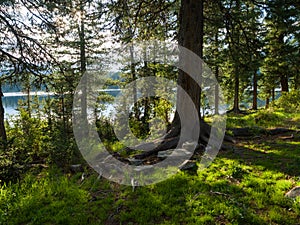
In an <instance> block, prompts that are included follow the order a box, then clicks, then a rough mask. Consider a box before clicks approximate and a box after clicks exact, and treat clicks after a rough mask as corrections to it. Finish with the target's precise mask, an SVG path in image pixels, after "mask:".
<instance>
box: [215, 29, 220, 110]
mask: <svg viewBox="0 0 300 225" xmlns="http://www.w3.org/2000/svg"><path fill="white" fill-rule="evenodd" d="M215 42H216V46H217V48H216V54H215V60H217V57H218V48H219V35H218V31H217V33H216V36H215ZM215 76H216V80H217V81H218V79H219V66H218V65H216V68H215ZM219 92H220V90H219V85H218V84H216V85H215V115H219Z"/></svg>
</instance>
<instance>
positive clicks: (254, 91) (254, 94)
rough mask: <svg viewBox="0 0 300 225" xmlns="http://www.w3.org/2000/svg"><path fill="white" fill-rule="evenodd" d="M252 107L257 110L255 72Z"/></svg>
mask: <svg viewBox="0 0 300 225" xmlns="http://www.w3.org/2000/svg"><path fill="white" fill-rule="evenodd" d="M252 109H253V110H257V72H256V71H255V72H254V74H253V103H252Z"/></svg>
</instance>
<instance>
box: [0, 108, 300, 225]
mask: <svg viewBox="0 0 300 225" xmlns="http://www.w3.org/2000/svg"><path fill="white" fill-rule="evenodd" d="M259 115H260V116H261V118H260V120H259V121H258V120H257V119H256V118H257V117H258V116H259ZM273 117H274V118H275V117H276V119H274V120H271V119H270V118H273ZM253 124H255V125H256V126H258V127H264V128H272V127H279V126H280V127H287V128H297V127H299V124H300V115H299V114H286V113H282V112H265V111H261V112H258V113H254V114H248V115H244V116H233V115H230V116H229V118H228V125H229V126H230V127H238V126H240V127H244V126H252V125H253ZM285 135H289V134H285ZM231 147H232V148H231V150H227V151H221V152H220V153H219V155H218V156H217V158H216V159H215V160H214V161H213V163H212V164H211V166H210V167H208V168H207V169H205V170H202V171H200V170H198V171H196V172H188V171H187V172H182V171H181V172H179V173H178V174H177V175H175V176H173V177H172V178H170V179H168V180H166V181H163V182H161V183H158V184H155V185H150V186H145V187H137V188H136V189H135V191H132V188H131V187H128V186H122V185H118V184H116V183H112V182H109V181H107V180H106V179H104V178H100V179H97V176H98V175H97V174H95V173H94V172H93V171H92V170H90V169H88V168H87V169H86V171H85V179H84V180H83V181H82V173H78V174H72V175H71V174H63V173H61V172H60V171H58V170H57V169H53V168H52V169H44V170H43V171H42V172H41V173H39V174H28V175H26V176H25V178H24V179H22V180H21V181H20V182H18V183H15V184H6V185H2V186H1V187H0V224H64V225H65V224H72V225H73V224H78V225H79V224H80V225H82V224H89V225H93V224H109V225H111V224H112V225H113V224H165V225H167V224H280V225H282V224H291V225H295V224H300V198H298V199H294V200H293V199H287V198H286V197H284V194H285V192H287V191H288V190H289V189H291V188H292V187H293V186H296V185H300V170H299V165H300V135H299V133H298V134H295V136H294V138H293V139H288V140H283V139H282V138H281V135H277V136H268V135H258V136H257V137H250V138H243V139H239V140H237V144H235V145H232V146H231Z"/></svg>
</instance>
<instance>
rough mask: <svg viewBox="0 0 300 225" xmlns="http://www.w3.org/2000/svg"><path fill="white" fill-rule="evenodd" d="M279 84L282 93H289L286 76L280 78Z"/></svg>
mask: <svg viewBox="0 0 300 225" xmlns="http://www.w3.org/2000/svg"><path fill="white" fill-rule="evenodd" d="M280 84H281V91H282V92H289V79H288V76H287V75H281V76H280Z"/></svg>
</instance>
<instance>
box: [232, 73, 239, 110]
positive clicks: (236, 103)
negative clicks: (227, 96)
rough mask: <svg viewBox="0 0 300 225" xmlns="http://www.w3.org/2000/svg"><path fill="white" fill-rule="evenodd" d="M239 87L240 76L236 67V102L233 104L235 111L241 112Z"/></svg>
mask: <svg viewBox="0 0 300 225" xmlns="http://www.w3.org/2000/svg"><path fill="white" fill-rule="evenodd" d="M239 89H240V77H239V72H238V70H237V69H236V70H235V76H234V104H233V112H234V113H239V112H240V108H239V104H240V99H239Z"/></svg>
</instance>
